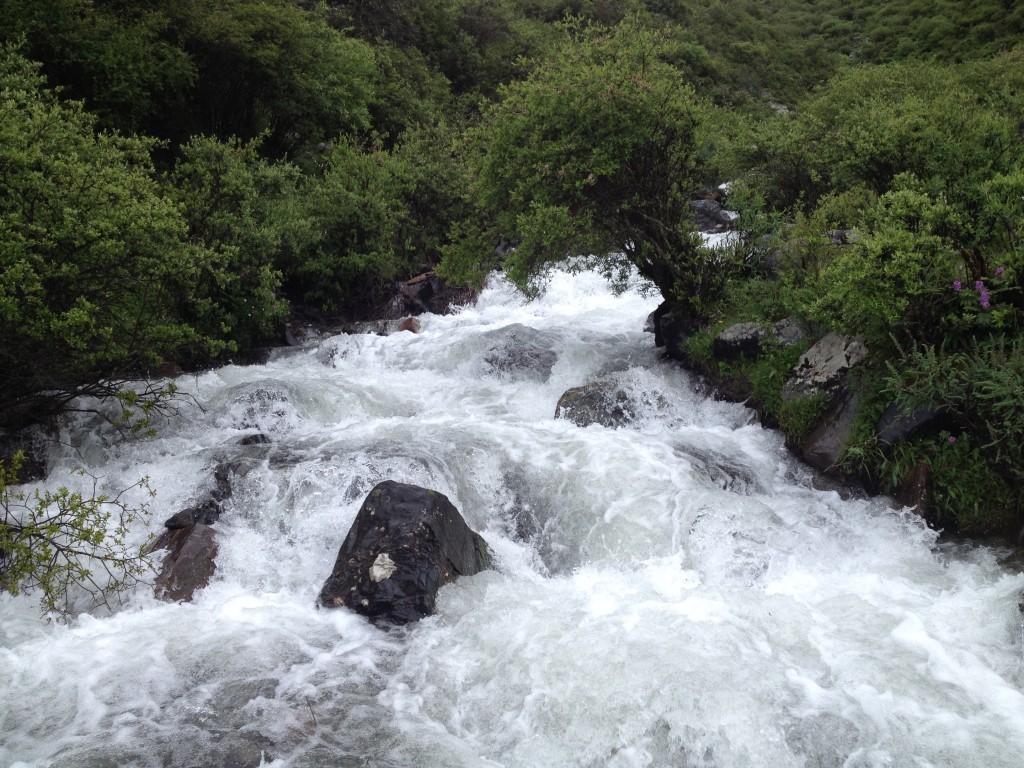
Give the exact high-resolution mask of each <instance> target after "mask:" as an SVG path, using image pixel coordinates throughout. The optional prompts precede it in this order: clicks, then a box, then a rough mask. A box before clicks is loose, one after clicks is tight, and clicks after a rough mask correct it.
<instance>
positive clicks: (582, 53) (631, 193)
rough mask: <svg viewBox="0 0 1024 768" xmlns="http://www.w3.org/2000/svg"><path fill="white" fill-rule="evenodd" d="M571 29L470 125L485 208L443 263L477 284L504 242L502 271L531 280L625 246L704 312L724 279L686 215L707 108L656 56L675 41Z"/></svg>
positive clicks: (642, 31) (475, 189) (660, 282)
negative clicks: (581, 257) (574, 259)
mask: <svg viewBox="0 0 1024 768" xmlns="http://www.w3.org/2000/svg"><path fill="white" fill-rule="evenodd" d="M563 32H564V35H565V38H564V40H563V44H562V45H561V46H560V47H559V49H558V51H557V53H556V54H555V55H554V56H552V57H551V58H548V59H545V60H543V61H541V62H539V63H537V65H536V67H535V69H534V70H533V71H532V72H531V73H530V75H529V77H528V78H527V79H526V80H525V81H522V82H517V83H512V84H510V85H508V86H505V87H504V88H502V90H501V93H500V97H501V98H500V101H499V102H498V103H496V104H494V105H493V106H492V107H491V108H489V109H488V110H487V112H486V113H485V115H484V117H483V120H482V122H481V123H480V125H479V126H478V127H476V128H473V129H471V130H470V131H469V132H468V135H467V137H466V151H467V152H468V163H469V165H470V169H471V175H472V179H473V181H472V185H471V187H470V193H471V199H473V201H474V202H475V203H476V204H477V205H478V206H479V211H478V212H477V213H476V214H475V215H474V216H472V217H470V218H469V219H468V220H467V221H465V222H464V223H463V225H462V226H461V227H460V229H459V230H458V232H457V233H456V241H455V242H454V244H453V245H452V246H451V247H449V248H448V249H447V250H446V252H445V259H444V261H443V262H442V267H443V269H444V270H445V272H447V274H449V275H451V276H453V277H456V278H459V279H462V280H470V281H475V282H480V281H481V280H482V279H483V276H484V275H485V274H486V272H487V270H489V269H490V268H491V266H492V265H493V263H494V252H495V249H496V248H497V247H498V246H500V245H502V244H508V245H511V246H513V247H512V248H510V249H509V250H507V251H506V253H505V257H504V266H505V269H506V270H507V272H508V274H509V276H510V277H511V279H513V280H514V281H515V282H516V283H517V284H519V285H520V286H522V287H527V286H528V285H529V283H530V280H531V279H532V278H533V277H534V276H536V275H538V274H539V273H542V272H543V271H544V269H545V267H546V266H548V265H550V264H551V263H553V262H561V261H564V260H565V259H566V258H567V257H570V256H574V255H578V254H588V253H589V254H597V255H600V256H603V255H605V254H616V253H619V254H624V255H625V258H626V259H628V261H629V262H631V263H632V264H634V265H635V266H636V267H637V269H638V270H639V271H640V273H641V274H642V275H643V276H644V277H646V278H648V279H649V280H651V281H652V282H653V283H654V284H655V285H656V286H657V287H658V288H659V289H660V290H661V291H662V293H663V294H664V295H665V296H673V297H676V298H678V299H679V300H680V301H681V302H682V303H683V304H685V305H687V306H688V307H689V309H690V310H691V313H692V314H694V315H696V314H697V313H698V311H699V308H700V306H701V303H702V301H703V300H704V299H705V298H706V297H707V296H708V294H709V293H710V292H711V291H712V290H713V287H714V285H716V284H717V282H716V281H717V279H718V277H717V276H716V274H715V272H716V270H715V268H714V265H713V264H712V261H713V259H712V258H711V257H709V256H708V255H707V254H705V253H704V252H702V250H701V249H700V248H699V247H698V239H697V237H696V236H695V233H694V231H693V228H692V225H691V223H690V221H689V202H688V201H689V199H690V196H691V193H692V192H693V191H694V190H695V189H696V187H697V186H698V183H697V177H696V153H697V140H696V133H697V128H698V123H699V120H700V114H701V112H700V108H699V106H698V103H697V100H696V98H695V96H694V94H693V91H692V89H691V88H690V87H689V86H688V85H686V83H685V79H684V77H683V76H682V74H681V73H680V72H679V71H678V70H676V69H674V68H673V67H671V66H669V65H668V64H666V63H665V62H664V61H662V60H661V58H660V57H661V56H662V54H663V53H665V51H666V44H667V41H668V39H669V36H668V35H667V34H666V33H662V32H657V31H653V30H650V29H648V28H645V27H644V26H643V25H642V24H641V23H640V22H639V21H638V20H637V19H635V18H633V19H630V20H628V21H626V22H623V23H622V24H620V25H619V26H616V27H613V28H604V27H599V26H593V27H588V28H585V29H583V28H581V27H580V26H579V25H578V24H570V25H567V26H565V27H564V30H563ZM613 258H614V257H613Z"/></svg>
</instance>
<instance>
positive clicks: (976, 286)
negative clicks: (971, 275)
mask: <svg viewBox="0 0 1024 768" xmlns="http://www.w3.org/2000/svg"><path fill="white" fill-rule="evenodd" d="M974 290H976V291H978V293H981V292H982V291H984V290H985V284H984V283H983V282H981V280H975V281H974Z"/></svg>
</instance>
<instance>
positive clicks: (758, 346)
mask: <svg viewBox="0 0 1024 768" xmlns="http://www.w3.org/2000/svg"><path fill="white" fill-rule="evenodd" d="M804 335H805V334H804V329H803V327H802V326H801V325H800V324H799V323H798V322H797V321H796V320H792V319H788V318H787V319H786V320H779V321H778V322H777V323H773V324H772V325H770V326H767V327H766V326H764V325H761V324H760V323H736V324H735V325H730V326H729V327H728V328H726V329H725V330H724V331H722V332H721V333H719V334H718V335H717V336H716V337H715V339H714V341H713V342H712V344H711V353H712V355H714V357H715V359H716V360H724V361H729V360H737V359H739V358H740V357H746V358H750V359H754V358H757V357H758V356H759V355H760V354H761V353H762V352H763V351H764V345H765V342H766V341H770V342H773V343H775V344H778V345H779V346H782V347H791V346H793V345H794V344H797V343H798V342H800V341H802V340H803V338H804Z"/></svg>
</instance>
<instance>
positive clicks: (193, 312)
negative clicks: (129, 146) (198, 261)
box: [168, 138, 314, 350]
mask: <svg viewBox="0 0 1024 768" xmlns="http://www.w3.org/2000/svg"><path fill="white" fill-rule="evenodd" d="M168 181H169V182H170V184H169V187H168V194H169V195H171V196H173V197H174V198H175V199H177V200H178V202H179V205H180V206H181V210H182V212H183V214H184V216H185V220H186V222H187V224H188V233H189V237H190V239H191V240H192V241H193V242H195V243H197V244H201V245H202V246H204V247H205V248H206V249H207V252H208V254H209V256H208V258H207V260H206V261H205V262H204V263H203V265H202V269H201V271H200V272H199V273H198V274H197V276H196V285H195V291H196V293H197V294H199V295H201V296H203V297H207V298H206V300H205V301H201V302H192V303H191V304H190V305H188V306H185V307H183V308H182V318H183V319H184V320H187V321H188V323H189V325H190V326H191V327H193V328H195V329H196V330H197V331H198V332H199V333H202V334H204V335H207V336H212V337H215V338H225V339H228V340H230V341H231V342H233V343H234V344H235V346H236V347H237V348H239V349H243V350H244V349H249V348H251V347H252V346H254V345H256V344H258V343H260V342H263V341H265V340H266V339H267V337H268V336H270V334H271V332H272V331H273V330H274V325H275V323H276V322H277V321H278V320H280V319H281V318H282V317H283V316H284V314H285V312H286V310H287V304H286V302H285V301H283V300H282V299H281V297H280V296H279V295H278V290H277V289H278V287H279V285H280V282H281V274H280V272H279V271H278V268H277V266H278V265H280V264H285V263H287V262H288V261H289V259H293V258H294V257H295V254H297V253H299V252H300V251H301V250H302V249H303V248H305V247H306V246H307V244H308V243H309V242H310V241H311V240H312V239H313V236H314V235H313V224H312V222H311V221H310V220H309V218H308V217H307V216H306V215H305V214H304V211H303V210H302V207H301V201H300V199H299V191H298V188H299V182H300V175H299V171H298V169H297V168H296V167H294V166H292V165H289V164H287V163H283V162H279V163H269V162H267V161H266V160H264V159H262V158H261V157H260V156H259V154H258V152H257V145H256V144H255V143H252V142H250V143H243V142H241V141H239V140H237V139H234V140H231V141H227V142H220V141H218V140H216V139H212V138H195V139H193V140H192V141H190V142H189V143H188V144H187V145H185V146H184V147H182V149H181V156H180V158H179V159H178V162H177V164H176V165H175V168H174V172H173V173H172V174H171V175H170V177H169V179H168Z"/></svg>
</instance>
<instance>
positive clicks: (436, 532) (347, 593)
mask: <svg viewBox="0 0 1024 768" xmlns="http://www.w3.org/2000/svg"><path fill="white" fill-rule="evenodd" d="M489 565H490V553H489V551H488V549H487V544H486V543H485V542H484V540H483V539H482V538H481V537H480V535H479V534H477V533H475V532H474V531H473V530H472V529H470V527H469V526H468V525H466V522H465V520H463V519H462V515H460V514H459V511H458V510H457V509H456V508H455V506H454V505H453V504H452V503H451V501H449V500H448V497H446V496H444V495H443V494H441V493H438V492H437V491H432V490H429V489H426V488H420V487H419V486H415V485H407V484H404V483H396V482H394V481H391V480H388V481H385V482H383V483H380V484H378V485H377V486H376V487H375V488H374V489H373V490H372V491H370V493H369V495H368V496H367V497H366V500H365V501H364V502H363V506H362V507H361V508H360V509H359V513H358V514H357V515H356V519H355V521H354V522H353V523H352V527H351V529H349V532H348V535H347V536H346V537H345V541H344V542H343V543H342V545H341V548H340V549H339V551H338V558H337V560H336V561H335V564H334V570H333V571H332V572H331V575H330V576H329V577H328V579H327V581H326V582H325V583H324V586H323V589H322V590H321V591H320V597H319V600H318V603H319V604H320V605H322V606H324V607H326V608H338V607H342V606H344V607H347V608H351V609H352V610H354V611H356V612H357V613H360V614H362V615H364V616H366V617H368V618H369V619H370V620H371V621H373V622H374V623H385V624H407V623H409V622H413V621H418V620H419V619H421V618H423V617H424V616H429V615H430V614H432V613H433V612H434V607H435V601H436V598H437V592H438V590H439V589H440V588H441V587H442V586H444V585H445V584H450V583H451V582H453V581H454V580H455V579H456V578H458V577H459V576H471V575H472V574H474V573H479V572H480V571H482V570H484V569H486V568H487V567H488V566H489Z"/></svg>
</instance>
